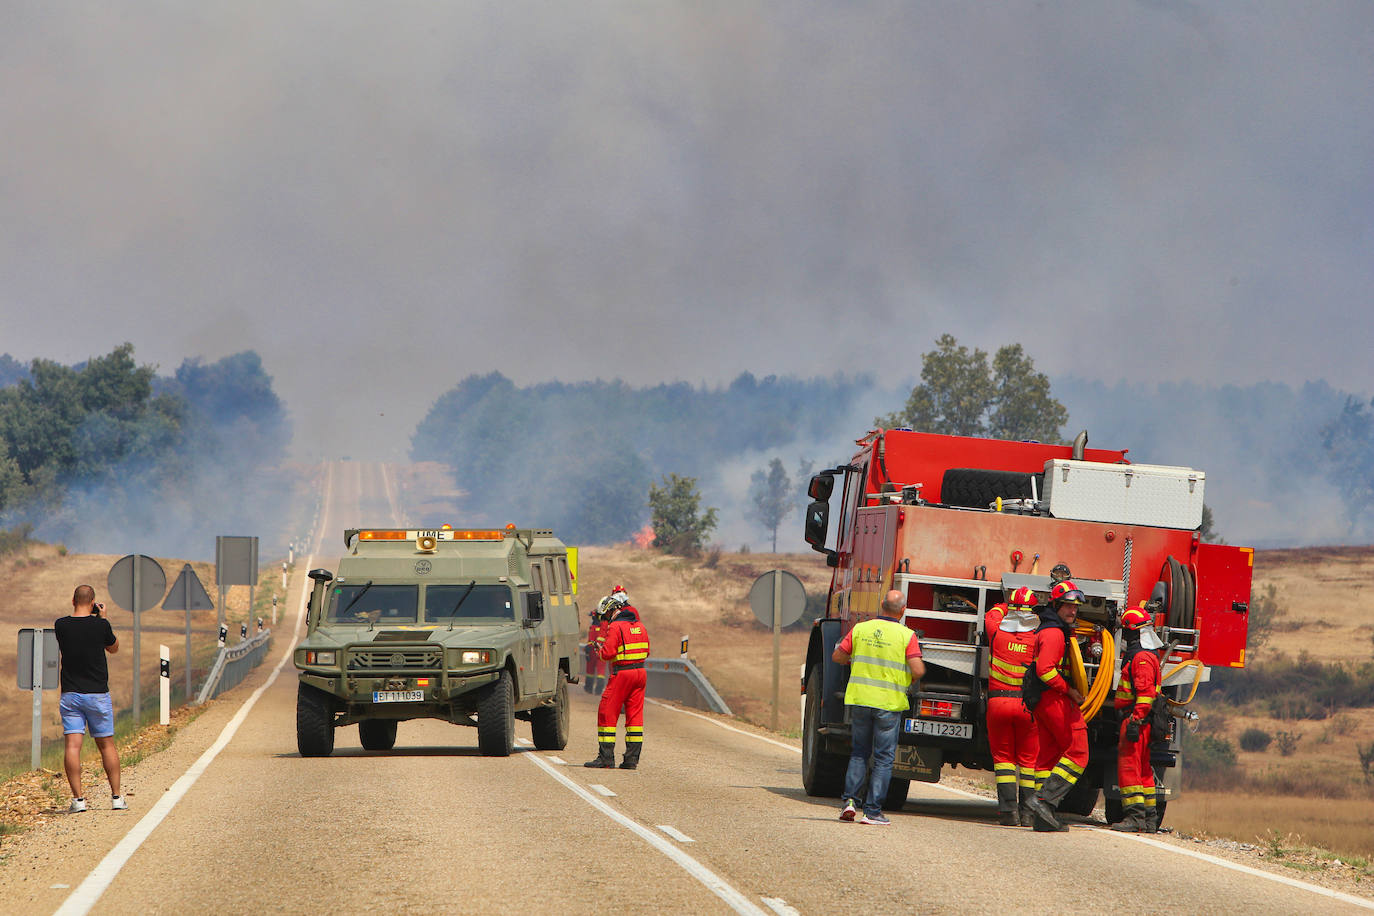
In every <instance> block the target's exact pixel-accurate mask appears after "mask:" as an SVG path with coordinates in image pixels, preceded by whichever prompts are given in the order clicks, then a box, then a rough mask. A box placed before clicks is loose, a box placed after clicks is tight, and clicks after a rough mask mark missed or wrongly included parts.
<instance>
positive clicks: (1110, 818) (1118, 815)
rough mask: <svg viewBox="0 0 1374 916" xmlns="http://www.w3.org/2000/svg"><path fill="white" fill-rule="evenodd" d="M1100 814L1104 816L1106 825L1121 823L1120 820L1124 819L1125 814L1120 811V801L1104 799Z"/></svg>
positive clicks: (1117, 799)
mask: <svg viewBox="0 0 1374 916" xmlns="http://www.w3.org/2000/svg"><path fill="white" fill-rule="evenodd" d="M1102 813H1103V814H1104V815H1105V816H1106V818H1107V823H1108V824H1119V823H1121V819H1122V818H1123V817H1125V813H1124V812H1123V811H1122V810H1121V799H1119V798H1108V799H1104V800H1103V802H1102Z"/></svg>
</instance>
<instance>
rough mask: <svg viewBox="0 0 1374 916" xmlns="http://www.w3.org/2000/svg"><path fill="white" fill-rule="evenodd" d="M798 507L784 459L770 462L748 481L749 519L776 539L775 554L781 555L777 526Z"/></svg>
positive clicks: (774, 542)
mask: <svg viewBox="0 0 1374 916" xmlns="http://www.w3.org/2000/svg"><path fill="white" fill-rule="evenodd" d="M796 507H797V497H796V494H795V492H794V491H793V489H792V479H791V478H790V477H788V476H787V469H786V468H784V467H783V466H782V459H781V458H774V459H773V460H772V461H770V462H768V467H767V468H765V469H762V470H758V471H755V472H754V474H753V477H752V478H750V482H749V508H750V517H751V518H752V519H753V520H754V521H756V522H758V523H759V524H760V525H761V526H762V527H763V528H764V529H765V530H766V531H768V532H769V533H770V534H771V535H772V537H773V553H777V552H778V526H779V525H781V524H782V520H783V519H785V518H787V516H788V515H790V514H791V512H792V510H793V509H795V508H796Z"/></svg>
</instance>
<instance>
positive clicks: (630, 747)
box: [620, 741, 644, 770]
mask: <svg viewBox="0 0 1374 916" xmlns="http://www.w3.org/2000/svg"><path fill="white" fill-rule="evenodd" d="M643 746H644V745H643V744H642V743H640V742H638V741H636V742H634V743H633V744H627V745H625V759H624V760H622V761H620V768H621V769H622V770H633V769H635V768H636V767H638V766H639V750H640V748H642V747H643Z"/></svg>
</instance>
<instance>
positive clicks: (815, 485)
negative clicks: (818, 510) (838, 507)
mask: <svg viewBox="0 0 1374 916" xmlns="http://www.w3.org/2000/svg"><path fill="white" fill-rule="evenodd" d="M833 489H835V475H834V474H830V473H821V474H817V475H815V476H814V477H812V478H811V483H809V484H807V487H806V495H808V496H810V497H811V498H812V499H818V500H823V501H825V500H829V499H830V491H831V490H833Z"/></svg>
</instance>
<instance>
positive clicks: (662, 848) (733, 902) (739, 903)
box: [521, 754, 768, 916]
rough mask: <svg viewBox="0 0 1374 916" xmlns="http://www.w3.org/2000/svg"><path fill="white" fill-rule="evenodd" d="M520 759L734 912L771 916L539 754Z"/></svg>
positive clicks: (715, 875)
mask: <svg viewBox="0 0 1374 916" xmlns="http://www.w3.org/2000/svg"><path fill="white" fill-rule="evenodd" d="M521 756H522V757H524V758H525V759H526V760H528V761H530V762H531V763H533V764H534V765H535V766H537V767H539V768H540V769H541V770H543V771H544V772H545V773H548V774H549V775H550V776H552V777H553V778H554V779H556V780H558V781H559V782H560V783H562V784H563V785H564V786H566V787H567V788H568V790H569V791H571V792H572V793H574V794H575V795H577V796H578V797H579V798H581V799H582V800H583V801H585V802H586V803H587V804H589V805H591V806H592V807H593V808H595V809H596V810H598V811H600V812H601V813H602V814H604V815H606V816H607V817H609V818H610V819H611V820H613V821H615V822H616V823H618V824H620V825H621V826H623V827H624V828H625V829H627V830H629V831H631V832H633V833H634V834H635V835H636V836H638V837H640V838H641V839H643V840H644V841H645V842H646V843H648V844H649V845H650V846H653V847H654V848H655V849H657V850H658V851H659V852H661V853H663V854H664V855H665V856H667V857H668V858H670V859H672V860H673V861H674V862H676V863H677V864H678V865H679V866H680V867H681V868H682V869H683V870H684V871H686V872H687V873H688V874H690V875H691V876H692V877H693V878H696V879H697V880H698V881H700V882H701V883H702V884H703V885H704V886H705V887H706V888H707V889H708V890H709V891H711V893H713V894H715V895H716V896H717V897H719V898H720V899H721V900H723V901H725V903H726V905H727V906H729V907H730V909H732V910H734V911H735V912H736V913H743V914H747V916H768V913H767V912H766V911H765V910H764V909H763V908H762V907H760V906H758V905H757V904H755V903H754V902H753V901H752V900H750V899H749V898H748V897H746V896H745V895H744V894H742V893H740V892H739V891H737V890H735V888H734V887H732V886H731V885H730V884H729V883H727V882H726V880H725V879H724V878H722V877H720V875H717V874H716V873H715V872H713V871H711V870H710V869H709V868H707V867H706V866H705V865H702V864H701V863H700V862H698V861H697V860H696V859H694V858H692V857H691V856H689V855H688V854H687V853H685V852H683V851H682V850H681V849H678V848H677V847H676V846H674V845H673V844H672V843H670V842H668V841H667V840H665V839H664V838H663V837H661V836H659V835H658V834H657V833H654V832H653V831H652V830H650V829H649V828H648V827H645V826H644V825H643V824H641V823H639V822H638V821H635V820H632V819H630V818H628V817H626V816H625V815H623V814H621V813H620V812H619V811H617V810H615V809H614V808H612V807H611V806H610V805H608V804H606V803H605V802H604V801H602V800H601V799H599V798H597V797H596V796H595V795H593V794H592V793H590V792H588V791H587V790H586V789H585V788H583V787H582V786H581V785H579V784H578V783H575V782H573V781H572V780H571V779H569V778H568V777H567V776H564V775H563V774H562V773H560V772H558V769H557V768H556V767H554V766H552V765H551V764H550V763H549V762H548V761H547V760H545V759H544V758H542V757H540V756H539V755H538V754H522V755H521Z"/></svg>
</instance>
